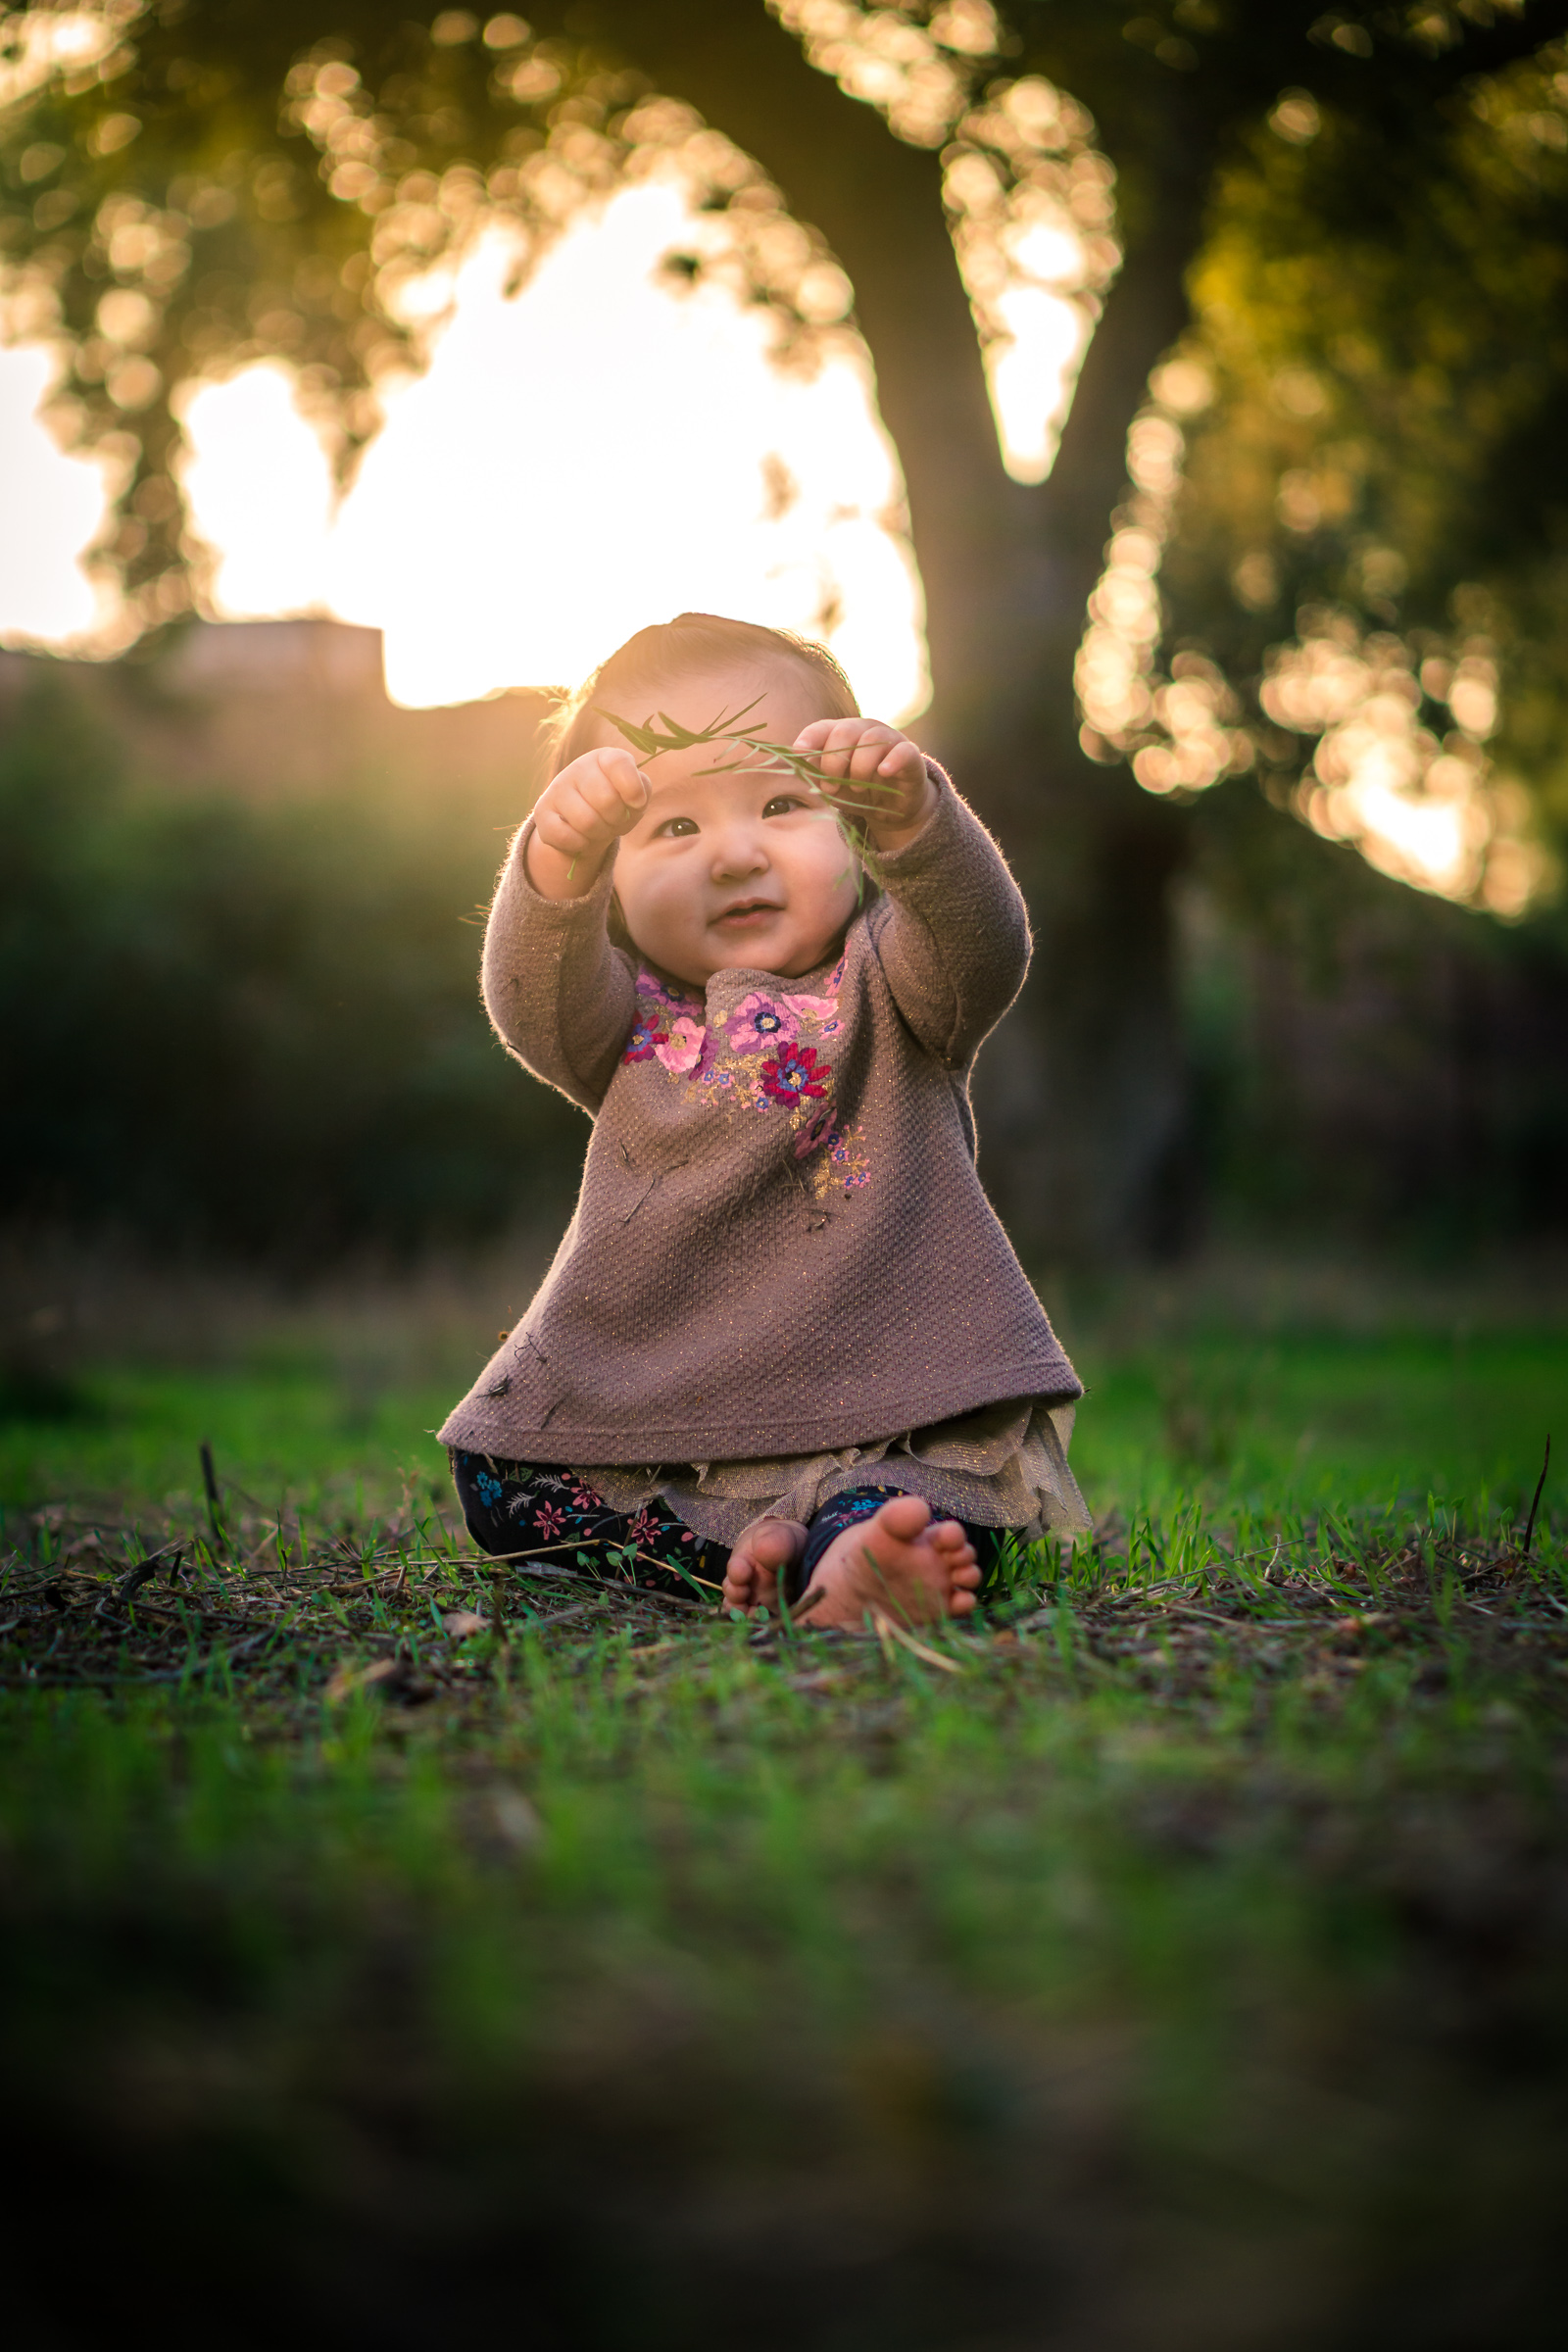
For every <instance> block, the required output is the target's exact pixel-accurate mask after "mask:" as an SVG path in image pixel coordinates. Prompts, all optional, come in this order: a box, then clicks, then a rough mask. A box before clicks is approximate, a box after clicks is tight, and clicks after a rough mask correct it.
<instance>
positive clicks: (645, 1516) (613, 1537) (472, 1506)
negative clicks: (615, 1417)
mask: <svg viewBox="0 0 1568 2352" xmlns="http://www.w3.org/2000/svg"><path fill="white" fill-rule="evenodd" d="M452 1478H453V1483H454V1485H455V1486H456V1487H457V1490H458V1500H459V1502H460V1503H461V1504H462V1505H463V1516H464V1518H465V1519H466V1521H467V1524H468V1533H469V1535H470V1536H471V1537H472V1538H473V1540H474V1542H475V1543H476V1544H478V1546H479V1548H480V1550H481V1551H488V1552H490V1553H492V1554H495V1555H504V1554H506V1553H508V1552H515V1553H517V1554H519V1555H521V1556H523V1557H526V1558H528V1559H536V1558H545V1559H552V1560H556V1561H558V1562H559V1563H560V1565H561V1566H562V1567H563V1568H591V1569H593V1570H594V1571H595V1572H596V1574H598V1575H601V1576H613V1577H616V1578H618V1579H619V1580H620V1581H621V1582H622V1583H624V1584H631V1585H643V1586H645V1587H646V1588H647V1589H648V1590H649V1591H651V1592H654V1593H684V1594H685V1595H686V1597H687V1599H688V1600H699V1599H704V1598H706V1599H710V1600H716V1599H717V1598H718V1593H719V1588H720V1586H721V1585H722V1584H723V1582H724V1570H725V1568H726V1567H727V1566H728V1565H729V1553H728V1551H727V1550H726V1548H725V1547H724V1545H723V1544H708V1543H705V1542H704V1540H703V1538H702V1537H701V1536H698V1535H694V1534H693V1532H692V1530H691V1529H690V1528H689V1527H688V1526H686V1524H685V1522H684V1521H683V1520H680V1519H677V1518H676V1516H675V1514H674V1512H673V1511H672V1510H671V1509H670V1508H669V1506H668V1504H667V1503H665V1502H664V1501H662V1499H661V1497H660V1496H659V1495H655V1496H654V1498H653V1500H652V1501H651V1502H645V1503H644V1505H643V1507H642V1509H641V1510H640V1511H638V1512H637V1513H636V1514H635V1516H633V1517H628V1516H627V1515H626V1513H625V1512H624V1511H616V1510H612V1508H611V1506H610V1504H609V1503H608V1502H606V1500H605V1498H604V1496H603V1495H600V1494H597V1493H596V1492H595V1491H594V1489H593V1488H592V1487H590V1486H587V1485H585V1484H584V1482H583V1481H582V1480H581V1479H580V1478H578V1477H577V1475H576V1473H575V1472H574V1471H571V1470H566V1469H561V1468H556V1467H554V1466H552V1465H550V1464H545V1463H536V1462H501V1461H495V1460H493V1459H492V1458H491V1456H490V1455H489V1454H487V1453H463V1452H460V1451H458V1450H457V1449H454V1451H453V1454H452Z"/></svg>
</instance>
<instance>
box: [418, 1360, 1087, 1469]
mask: <svg viewBox="0 0 1568 2352" xmlns="http://www.w3.org/2000/svg"><path fill="white" fill-rule="evenodd" d="M1064 1375H1065V1377H1064ZM1083 1394H1084V1388H1083V1383H1082V1381H1080V1380H1079V1379H1078V1378H1077V1376H1076V1374H1075V1373H1073V1372H1072V1371H1071V1370H1069V1369H1068V1367H1067V1366H1065V1365H1063V1364H1059V1363H1058V1364H1050V1365H1047V1364H1030V1365H1021V1366H1019V1367H1017V1369H1016V1372H1015V1373H1014V1372H1012V1371H1008V1372H1005V1373H1003V1374H1002V1375H1001V1376H1000V1377H999V1378H996V1379H993V1380H991V1381H988V1382H982V1383H980V1385H979V1386H978V1387H975V1386H974V1385H973V1384H970V1383H965V1384H964V1385H963V1386H962V1387H959V1388H955V1389H949V1390H945V1391H936V1392H934V1393H933V1394H931V1395H929V1396H923V1397H915V1398H913V1399H912V1400H906V1401H905V1402H903V1403H901V1404H900V1406H899V1407H898V1409H897V1412H896V1414H895V1416H894V1417H893V1418H892V1419H891V1420H890V1419H887V1418H886V1413H887V1410H888V1408H886V1407H884V1418H883V1419H882V1420H879V1421H877V1422H875V1423H873V1424H872V1425H871V1426H870V1427H867V1425H866V1422H865V1420H864V1418H863V1417H857V1418H856V1419H855V1420H854V1421H853V1422H851V1421H845V1420H837V1419H835V1420H831V1421H827V1420H822V1419H820V1418H818V1419H815V1420H811V1421H787V1420H785V1419H783V1418H782V1417H779V1418H776V1419H775V1418H771V1417H770V1418H769V1420H768V1422H767V1424H766V1426H765V1427H763V1428H756V1427H752V1428H746V1429H714V1428H711V1427H698V1428H695V1429H694V1428H693V1427H692V1426H691V1425H690V1423H687V1424H685V1425H684V1426H681V1427H676V1426H674V1425H673V1424H669V1425H663V1426H658V1425H654V1424H644V1423H639V1424H637V1426H636V1428H635V1430H632V1429H631V1428H630V1427H629V1426H628V1424H629V1423H630V1422H631V1420H632V1415H631V1413H630V1412H628V1413H626V1414H625V1415H623V1416H621V1417H620V1418H619V1419H617V1420H616V1421H615V1422H614V1423H613V1425H611V1426H610V1427H608V1428H607V1427H604V1426H602V1425H599V1424H579V1423H575V1422H571V1423H568V1422H566V1421H564V1420H562V1421H556V1420H551V1421H550V1422H549V1424H548V1425H547V1426H546V1427H545V1428H543V1429H520V1430H511V1431H505V1434H504V1436H503V1434H502V1433H503V1431H504V1430H505V1421H506V1416H505V1414H504V1413H498V1414H497V1415H496V1416H495V1419H494V1421H491V1422H490V1423H489V1426H488V1429H487V1431H486V1433H485V1434H484V1435H483V1436H480V1435H478V1434H475V1423H476V1422H477V1421H478V1420H479V1418H480V1416H479V1415H476V1414H470V1413H469V1412H468V1411H467V1410H466V1402H467V1400H466V1399H465V1402H464V1404H461V1405H459V1406H458V1408H457V1410H456V1411H455V1412H453V1413H450V1414H449V1415H448V1416H447V1419H446V1420H445V1421H444V1422H443V1423H442V1425H441V1427H440V1428H439V1429H438V1430H437V1431H436V1433H435V1434H436V1443H437V1445H438V1446H467V1447H469V1448H471V1450H472V1451H473V1452H475V1453H494V1452H498V1451H499V1450H500V1448H501V1446H503V1445H505V1446H506V1447H507V1448H508V1449H509V1450H508V1456H507V1458H508V1459H509V1460H513V1461H535V1462H547V1461H548V1462H600V1463H603V1464H605V1465H606V1466H613V1467H617V1468H618V1467H621V1466H623V1465H624V1466H626V1467H632V1466H636V1465H641V1464H643V1463H660V1462H759V1461H760V1462H766V1461H772V1460H774V1459H776V1458H777V1457H778V1456H780V1455H783V1454H799V1453H837V1452H840V1451H842V1450H844V1449H846V1448H848V1447H851V1446H879V1445H882V1444H884V1443H885V1442H886V1441H888V1440H890V1439H893V1438H898V1437H902V1436H903V1434H904V1432H905V1431H906V1430H908V1429H927V1428H930V1427H931V1426H932V1425H933V1424H934V1423H936V1422H940V1421H952V1420H956V1418H957V1416H958V1415H959V1414H960V1413H974V1412H979V1411H980V1409H981V1408H982V1406H984V1405H988V1404H1011V1403H1014V1402H1016V1403H1019V1404H1024V1403H1039V1404H1044V1405H1056V1404H1076V1403H1077V1402H1078V1401H1079V1399H1080V1398H1081V1397H1082V1396H1083ZM629 1437H630V1438H633V1439H634V1442H635V1444H636V1448H637V1449H636V1451H635V1452H634V1453H628V1452H627V1450H626V1445H627V1440H628V1438H629ZM514 1446H516V1447H519V1448H520V1450H518V1451H515V1452H513V1451H511V1450H510V1449H511V1448H512V1447H514ZM612 1447H613V1448H615V1450H613V1451H612V1450H610V1449H611V1448H612Z"/></svg>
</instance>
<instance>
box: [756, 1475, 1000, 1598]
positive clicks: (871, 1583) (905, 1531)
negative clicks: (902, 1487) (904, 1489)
mask: <svg viewBox="0 0 1568 2352" xmlns="http://www.w3.org/2000/svg"><path fill="white" fill-rule="evenodd" d="M979 1582H980V1567H979V1563H978V1561H977V1560H976V1558H975V1556H974V1545H973V1544H971V1543H970V1541H969V1539H968V1537H967V1536H966V1535H965V1534H964V1532H963V1529H962V1528H961V1527H960V1526H959V1525H958V1522H957V1521H956V1519H938V1520H935V1521H933V1519H932V1517H931V1505H930V1504H929V1503H928V1502H926V1501H924V1500H922V1498H921V1497H920V1496H919V1495H894V1497H893V1499H892V1501H891V1502H885V1503H883V1505H882V1507H881V1509H880V1510H879V1511H877V1512H876V1513H875V1514H874V1516H873V1517H871V1518H869V1519H862V1520H859V1521H858V1523H857V1524H856V1525H855V1526H853V1527H847V1528H845V1529H844V1531H843V1533H842V1534H841V1535H838V1536H835V1537H834V1539H833V1541H832V1543H831V1544H829V1545H828V1547H827V1549H826V1551H825V1552H824V1553H823V1554H822V1557H821V1559H820V1560H819V1561H818V1562H817V1567H816V1574H815V1576H814V1577H813V1578H812V1579H811V1584H810V1589H809V1592H808V1593H806V1594H805V1596H804V1597H803V1598H802V1600H801V1601H800V1602H799V1603H798V1604H797V1607H796V1609H795V1616H796V1618H797V1620H798V1621H799V1622H800V1623H802V1624H804V1625H811V1626H818V1625H848V1626H861V1625H863V1624H864V1623H865V1620H866V1617H867V1615H868V1614H874V1613H876V1612H878V1611H880V1613H881V1614H882V1615H883V1616H886V1617H891V1618H893V1619H894V1621H895V1622H896V1623H898V1624H900V1625H929V1624H931V1623H933V1622H934V1621H935V1620H936V1619H937V1618H939V1617H964V1616H967V1614H968V1612H969V1611H970V1610H971V1609H972V1608H973V1607H974V1601H975V1588H976V1587H977V1586H978V1584H979Z"/></svg>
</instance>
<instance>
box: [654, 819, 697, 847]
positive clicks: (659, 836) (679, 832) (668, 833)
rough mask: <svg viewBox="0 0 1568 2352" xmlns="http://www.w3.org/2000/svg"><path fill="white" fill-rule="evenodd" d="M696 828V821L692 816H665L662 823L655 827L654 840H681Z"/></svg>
mask: <svg viewBox="0 0 1568 2352" xmlns="http://www.w3.org/2000/svg"><path fill="white" fill-rule="evenodd" d="M696 830H697V825H696V821H695V819H694V818H692V817H689V816H666V817H665V819H664V821H663V823H662V825H658V826H656V827H655V829H654V839H655V840H656V841H683V840H684V839H685V838H686V836H687V835H688V834H690V833H695V832H696Z"/></svg>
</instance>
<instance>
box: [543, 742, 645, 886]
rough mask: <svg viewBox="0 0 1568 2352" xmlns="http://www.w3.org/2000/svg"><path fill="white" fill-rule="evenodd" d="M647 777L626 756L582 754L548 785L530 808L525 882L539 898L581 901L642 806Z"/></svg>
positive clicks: (613, 752) (611, 752)
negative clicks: (532, 887) (614, 845)
mask: <svg viewBox="0 0 1568 2352" xmlns="http://www.w3.org/2000/svg"><path fill="white" fill-rule="evenodd" d="M648 792H649V785H648V778H647V777H646V776H645V775H644V774H643V771H642V769H641V768H640V767H639V766H638V764H637V762H636V760H634V759H633V758H632V756H631V754H630V752H622V751H617V750H613V749H606V750H603V751H597V752H584V753H583V755H582V757H581V759H579V760H573V761H572V762H571V764H570V766H569V767H564V768H563V769H562V771H561V773H560V775H559V776H552V777H551V779H550V782H549V783H548V784H547V785H546V786H545V788H544V791H543V792H542V793H541V794H540V795H539V799H538V801H537V803H536V804H535V807H534V812H533V832H532V833H531V835H530V836H529V839H528V849H527V858H526V862H527V871H528V879H529V881H530V882H531V883H532V884H533V886H534V888H535V890H536V891H537V892H538V893H539V896H540V897H541V898H542V899H582V898H586V897H587V895H588V893H589V891H590V890H592V888H593V886H594V884H595V883H596V882H597V881H598V879H599V873H600V868H601V867H602V866H603V864H604V862H605V859H606V858H607V857H608V856H609V854H610V851H611V848H612V846H613V844H614V843H615V842H617V841H618V840H619V839H620V836H621V835H622V833H629V832H630V831H631V828H632V826H633V825H634V824H635V823H636V822H637V819H638V818H639V817H640V816H641V814H642V812H643V810H644V809H646V808H647V806H648Z"/></svg>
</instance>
